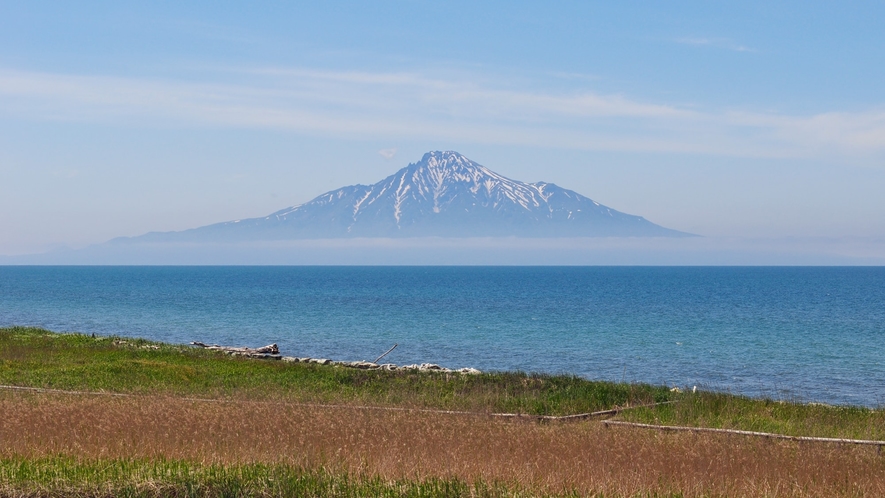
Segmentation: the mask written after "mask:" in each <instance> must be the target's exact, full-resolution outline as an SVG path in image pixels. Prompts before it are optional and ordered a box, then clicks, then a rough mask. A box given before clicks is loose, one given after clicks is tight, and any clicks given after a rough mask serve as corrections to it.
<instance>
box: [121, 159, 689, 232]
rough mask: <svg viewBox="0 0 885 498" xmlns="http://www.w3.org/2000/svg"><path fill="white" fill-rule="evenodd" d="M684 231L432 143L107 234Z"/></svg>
mask: <svg viewBox="0 0 885 498" xmlns="http://www.w3.org/2000/svg"><path fill="white" fill-rule="evenodd" d="M691 236H693V235H692V234H689V233H685V232H680V231H677V230H671V229H669V228H664V227H662V226H660V225H656V224H654V223H652V222H650V221H648V220H646V219H645V218H643V217H641V216H635V215H631V214H626V213H622V212H620V211H617V210H615V209H612V208H610V207H607V206H604V205H602V204H600V203H598V202H596V201H594V200H592V199H590V198H587V197H584V196H583V195H581V194H579V193H577V192H574V191H572V190H568V189H564V188H562V187H559V186H557V185H554V184H552V183H544V182H538V183H523V182H519V181H516V180H511V179H509V178H506V177H504V176H502V175H499V174H497V173H495V172H494V171H492V170H490V169H488V168H486V167H485V166H482V165H480V164H478V163H476V162H474V161H471V160H470V159H468V158H467V157H465V156H463V155H461V154H459V153H457V152H454V151H446V152H440V151H434V152H428V153H426V154H424V157H422V158H421V160H420V161H418V162H416V163H412V164H409V165H408V166H406V167H405V168H403V169H401V170H399V171H397V172H396V173H394V174H393V175H391V176H389V177H387V178H385V179H383V180H381V181H380V182H378V183H376V184H374V185H351V186H348V187H342V188H339V189H337V190H333V191H331V192H326V193H325V194H323V195H320V196H319V197H317V198H315V199H313V200H311V201H309V202H306V203H304V204H301V205H299V206H293V207H288V208H286V209H282V210H280V211H277V212H275V213H272V214H270V215H268V216H265V217H262V218H250V219H243V220H236V221H228V222H224V223H216V224H213V225H207V226H204V227H199V228H193V229H190V230H184V231H180V232H151V233H148V234H145V235H142V236H139V237H121V238H118V239H114V240H113V241H111V242H112V243H114V244H119V243H123V244H125V243H137V242H149V243H166V242H189V243H207V242H212V243H216V242H221V243H230V242H245V241H279V240H298V239H328V238H354V237H365V238H401V237H691Z"/></svg>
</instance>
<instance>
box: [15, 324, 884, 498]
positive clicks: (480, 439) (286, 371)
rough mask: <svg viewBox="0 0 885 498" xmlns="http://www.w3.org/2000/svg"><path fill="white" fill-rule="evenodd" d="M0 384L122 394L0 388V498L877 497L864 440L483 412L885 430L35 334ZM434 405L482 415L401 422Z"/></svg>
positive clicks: (736, 400) (697, 404)
mask: <svg viewBox="0 0 885 498" xmlns="http://www.w3.org/2000/svg"><path fill="white" fill-rule="evenodd" d="M0 383H2V384H11V385H19V386H32V387H41V388H53V389H68V390H80V391H89V392H103V393H127V394H132V395H131V396H107V395H92V394H65V393H60V392H28V391H16V390H0V496H70V495H76V496H253V495H254V496H426V497H431V496H459V497H460V496H471V497H472V496H573V495H574V496H599V497H602V496H605V497H628V496H629V497H633V496H648V497H652V496H662V497H663V496H684V497H702V496H704V497H707V496H750V497H757V496H758V497H779V496H803V497H806V496H807V497H812V496H821V497H823V496H827V497H829V496H838V497H842V496H844V497H857V496H885V455H883V454H882V452H880V449H878V448H876V447H859V446H848V445H832V444H814V443H799V442H793V441H771V440H766V439H758V438H746V437H742V436H733V435H726V434H697V433H661V432H656V431H650V430H641V429H630V428H625V427H611V428H606V427H605V426H603V425H602V424H599V423H597V422H594V421H581V422H577V423H543V424H539V423H536V422H531V421H525V420H506V419H500V418H494V417H490V416H489V415H488V413H489V412H497V411H521V412H524V413H538V414H567V413H574V412H582V411H592V410H596V409H605V408H611V407H613V406H615V405H622V406H623V405H625V404H634V405H635V404H639V403H642V402H647V401H663V400H671V401H675V403H672V404H667V405H662V406H657V407H654V408H639V409H634V410H631V411H627V412H623V413H622V414H621V415H620V417H622V418H624V419H629V420H635V421H640V422H649V423H659V424H671V425H698V426H710V427H724V428H740V429H748V430H762V431H770V432H781V433H788V434H789V433H792V434H794V435H817V436H825V437H827V436H829V437H863V438H881V437H880V435H881V434H882V430H883V418H882V417H883V413H882V410H869V409H864V408H858V407H830V406H822V405H801V404H796V403H780V402H777V401H772V400H759V399H750V398H745V397H740V396H733V395H729V394H723V393H709V392H699V393H681V394H680V393H673V392H670V391H669V390H668V389H666V388H665V387H660V386H644V385H633V384H613V383H606V382H591V381H587V380H583V379H579V378H576V377H570V376H544V375H530V374H524V373H490V374H482V375H476V376H470V375H465V376H461V375H452V374H449V375H446V374H434V373H431V374H426V373H408V372H378V371H368V372H367V371H360V370H352V369H346V368H341V367H329V366H318V365H304V364H283V363H280V362H269V361H259V360H244V359H238V358H231V357H228V356H224V355H220V354H217V353H212V352H207V351H204V350H197V349H192V348H188V347H181V346H172V345H165V344H158V343H152V342H148V341H141V340H137V339H121V338H92V337H88V336H85V335H80V334H54V333H51V332H48V331H45V330H40V329H31V328H7V329H0ZM198 398H199V399H198ZM315 402H330V403H331V402H333V403H332V404H325V405H322V406H321V405H318V404H315ZM312 403H313V404H312ZM333 405H334V406H333ZM363 405H370V406H369V407H366V406H363ZM428 407H430V408H442V409H467V410H470V411H472V412H474V413H473V414H472V415H464V414H454V413H449V414H445V413H435V412H434V413H431V412H426V411H415V410H402V408H428ZM389 408H395V410H389Z"/></svg>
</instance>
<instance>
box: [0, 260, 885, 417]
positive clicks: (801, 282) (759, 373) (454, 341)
mask: <svg viewBox="0 0 885 498" xmlns="http://www.w3.org/2000/svg"><path fill="white" fill-rule="evenodd" d="M14 324H15V325H33V326H41V327H45V328H48V329H51V330H55V331H77V332H84V333H96V334H99V335H111V334H117V335H123V336H137V337H144V338H148V339H154V340H160V341H166V342H172V343H188V342H190V341H202V342H209V343H219V344H225V345H237V346H238V345H248V346H253V347H255V346H263V345H265V344H269V343H272V342H275V343H278V344H279V346H280V349H281V351H282V353H283V354H285V355H291V356H300V357H303V356H310V357H314V358H332V359H339V360H361V359H364V360H372V359H374V358H375V357H377V356H378V355H379V354H381V353H382V352H384V351H385V350H387V349H388V348H389V347H390V346H392V345H393V344H394V343H397V344H399V347H398V348H397V349H396V350H394V351H393V352H392V353H391V354H390V355H389V356H388V357H386V358H385V360H384V361H390V362H392V363H397V364H410V363H422V362H430V363H438V364H440V365H443V366H446V367H453V368H454V367H464V366H471V367H476V368H479V369H482V370H521V371H528V372H547V373H570V374H575V375H579V376H582V377H587V378H591V379H606V380H614V381H621V380H626V381H637V382H649V383H654V384H667V385H669V386H680V387H688V388H690V387H691V386H695V385H696V386H698V387H699V388H707V389H715V390H722V391H729V392H734V393H742V394H747V395H752V396H768V397H772V398H775V399H789V400H802V401H816V402H826V403H847V404H854V405H866V406H882V405H883V404H885V268H882V267H874V268H871V267H288V266H287V267H266V266H260V267H100V266H99V267H0V325H3V326H8V325H14Z"/></svg>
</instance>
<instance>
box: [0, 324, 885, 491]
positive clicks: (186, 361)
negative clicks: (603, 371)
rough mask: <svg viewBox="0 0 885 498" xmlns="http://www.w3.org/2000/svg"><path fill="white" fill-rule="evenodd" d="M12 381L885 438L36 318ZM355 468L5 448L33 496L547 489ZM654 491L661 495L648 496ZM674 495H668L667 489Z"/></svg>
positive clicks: (508, 377)
mask: <svg viewBox="0 0 885 498" xmlns="http://www.w3.org/2000/svg"><path fill="white" fill-rule="evenodd" d="M0 384H6V385H17V386H30V387H44V388H54V389H64V390H88V391H110V392H120V393H134V394H146V395H147V394H162V395H173V396H178V395H183V396H199V397H207V398H208V397H211V398H216V397H223V398H234V399H249V400H251V399H274V400H281V398H282V400H290V401H313V402H330V403H357V404H376V405H386V406H406V407H424V408H440V409H461V410H473V411H483V412H522V413H533V414H569V413H579V412H587V411H594V410H600V409H607V408H611V407H613V406H616V405H620V406H624V405H627V404H631V405H635V404H642V403H647V402H650V401H665V400H672V401H676V403H673V404H668V405H662V406H658V407H655V408H642V409H636V410H631V411H628V412H624V413H623V414H621V415H620V418H621V419H624V420H634V421H639V422H648V423H660V424H671V425H695V426H705V427H727V428H739V429H747V430H760V431H767V432H778V433H784V434H793V435H812V436H825V437H851V438H863V439H885V411H883V410H869V409H864V408H857V407H830V406H822V405H800V404H795V403H782V402H777V401H772V400H757V399H750V398H745V397H740V396H734V395H729V394H721V393H707V392H699V393H697V394H692V393H684V394H677V393H671V392H670V391H669V390H667V389H666V388H664V387H656V386H648V385H635V384H615V383H609V382H592V381H587V380H583V379H579V378H576V377H569V376H544V375H529V374H523V373H490V374H482V375H476V376H472V375H463V376H462V375H459V374H448V375H447V374H443V373H417V372H385V371H364V370H355V369H348V368H342V367H328V366H319V365H305V364H286V363H282V362H273V361H258V360H245V359H239V358H232V357H228V356H225V355H222V354H218V353H215V352H210V351H205V350H200V349H194V348H189V347H182V346H172V345H164V344H158V343H152V342H149V341H144V340H139V339H120V338H102V337H99V338H92V337H89V336H85V335H80V334H55V333H52V332H49V331H45V330H41V329H34V328H6V329H0ZM0 449H2V448H0ZM753 451H757V450H753ZM348 472H349V471H346V470H343V471H335V470H327V469H316V468H300V467H297V466H292V465H288V464H276V463H275V464H266V465H265V464H261V463H257V462H256V463H244V464H238V465H233V466H216V465H207V464H204V463H200V462H187V461H180V460H175V461H167V460H155V459H154V460H125V459H122V460H121V459H119V458H116V457H115V458H111V459H101V460H95V461H93V460H88V459H87V460H82V459H70V458H64V457H60V458H46V457H40V458H28V457H27V456H23V455H15V454H6V455H5V456H2V457H0V496H3V495H18V494H21V493H24V494H30V495H35V496H39V495H45V496H56V495H60V494H70V493H76V494H78V495H96V496H114V495H130V496H163V495H177V496H238V495H253V494H259V495H307V496H510V495H522V494H525V493H528V494H530V495H533V496H534V495H536V493H537V490H535V491H528V492H525V491H521V490H520V488H519V487H514V486H515V485H513V484H508V483H493V484H490V485H486V484H483V483H482V482H481V481H477V482H467V481H463V480H458V479H456V478H444V479H429V480H428V479H425V478H416V479H411V480H406V481H389V480H388V481H384V480H380V479H378V478H376V477H373V476H371V475H369V476H361V475H358V474H357V475H355V474H351V473H348ZM542 494H543V493H542ZM653 494H655V492H652V493H651V494H650V496H651V495H653ZM701 494H703V493H701ZM763 494H765V493H763ZM664 495H667V496H669V494H667V493H666V492H665V493H664ZM677 495H679V494H678V493H677ZM812 495H813V493H812ZM662 496H663V495H662Z"/></svg>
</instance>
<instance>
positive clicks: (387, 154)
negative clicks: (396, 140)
mask: <svg viewBox="0 0 885 498" xmlns="http://www.w3.org/2000/svg"><path fill="white" fill-rule="evenodd" d="M378 154H379V155H380V156H381V157H383V158H384V159H393V156H395V155H396V148H395V147H394V148H390V149H381V150H379V151H378Z"/></svg>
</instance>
